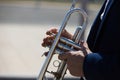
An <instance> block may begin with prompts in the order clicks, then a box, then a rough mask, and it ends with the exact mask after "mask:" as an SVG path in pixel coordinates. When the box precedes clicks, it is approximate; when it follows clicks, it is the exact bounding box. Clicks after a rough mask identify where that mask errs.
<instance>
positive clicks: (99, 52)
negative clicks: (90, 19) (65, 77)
mask: <svg viewBox="0 0 120 80" xmlns="http://www.w3.org/2000/svg"><path fill="white" fill-rule="evenodd" d="M108 5H109V6H107V9H106V11H105V14H104V16H103V19H102V20H101V19H100V16H101V14H102V12H103V10H104V7H105V3H104V5H103V7H102V8H101V10H100V12H99V14H98V16H97V18H96V20H95V22H94V23H93V26H92V28H91V31H90V34H89V36H88V39H87V43H88V46H89V48H90V49H91V51H92V52H93V53H92V54H88V55H87V56H86V57H85V60H84V66H83V68H84V74H85V77H86V79H87V80H120V69H119V68H120V62H119V61H120V56H119V54H120V20H119V19H120V0H110V2H109V4H108Z"/></svg>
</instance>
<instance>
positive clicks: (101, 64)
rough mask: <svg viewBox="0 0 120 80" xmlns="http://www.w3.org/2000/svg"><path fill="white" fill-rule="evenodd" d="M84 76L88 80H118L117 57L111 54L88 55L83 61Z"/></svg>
mask: <svg viewBox="0 0 120 80" xmlns="http://www.w3.org/2000/svg"><path fill="white" fill-rule="evenodd" d="M83 69H84V76H85V77H86V79H88V80H118V79H120V78H119V76H118V75H119V73H118V72H119V68H118V56H117V55H113V54H104V55H103V54H100V53H92V54H88V55H87V56H86V57H85V59H84V65H83Z"/></svg>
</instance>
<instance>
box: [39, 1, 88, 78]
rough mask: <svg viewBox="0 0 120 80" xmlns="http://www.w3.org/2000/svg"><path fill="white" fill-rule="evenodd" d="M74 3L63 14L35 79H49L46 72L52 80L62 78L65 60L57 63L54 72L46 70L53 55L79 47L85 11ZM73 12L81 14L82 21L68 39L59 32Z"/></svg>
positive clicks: (85, 18)
mask: <svg viewBox="0 0 120 80" xmlns="http://www.w3.org/2000/svg"><path fill="white" fill-rule="evenodd" d="M76 3H77V0H73V2H72V5H71V8H70V10H69V11H68V12H67V14H66V15H65V17H64V20H63V22H62V25H61V26H60V28H59V30H58V33H57V34H56V35H55V39H54V41H53V43H52V45H51V46H50V48H49V52H48V55H47V56H46V59H45V62H44V64H43V66H42V68H41V70H40V73H39V76H38V78H37V80H49V79H48V78H47V77H46V75H45V74H46V73H50V74H52V75H53V76H54V78H53V80H63V79H64V76H65V74H66V71H67V64H66V61H65V60H63V61H61V62H60V63H59V65H58V68H57V70H56V71H55V72H53V71H49V70H48V66H49V65H50V62H51V59H52V57H53V55H54V54H61V53H62V52H64V51H70V50H74V51H75V50H77V49H80V48H81V47H80V44H79V43H80V40H81V36H82V34H83V33H84V31H85V29H86V26H87V13H86V12H85V11H84V10H83V9H80V8H75V5H76ZM74 12H78V13H79V14H80V15H82V16H83V20H84V21H83V24H82V25H80V26H78V27H77V29H76V30H75V32H74V35H73V38H72V40H70V39H67V38H65V37H62V36H61V34H62V32H63V30H65V27H66V25H67V22H68V20H69V18H70V16H71V14H73V13H74Z"/></svg>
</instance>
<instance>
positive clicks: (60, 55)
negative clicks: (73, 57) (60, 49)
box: [58, 52, 69, 60]
mask: <svg viewBox="0 0 120 80" xmlns="http://www.w3.org/2000/svg"><path fill="white" fill-rule="evenodd" d="M68 57H69V52H64V53H62V54H59V56H58V59H60V60H67V59H68Z"/></svg>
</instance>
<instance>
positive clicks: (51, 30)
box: [46, 27, 58, 35]
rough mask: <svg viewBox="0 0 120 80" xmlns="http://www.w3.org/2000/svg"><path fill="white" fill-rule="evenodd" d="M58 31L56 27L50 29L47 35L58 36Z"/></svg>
mask: <svg viewBox="0 0 120 80" xmlns="http://www.w3.org/2000/svg"><path fill="white" fill-rule="evenodd" d="M57 32H58V30H57V29H56V28H55V27H52V28H50V29H49V30H48V31H47V32H46V34H47V35H52V34H57Z"/></svg>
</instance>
